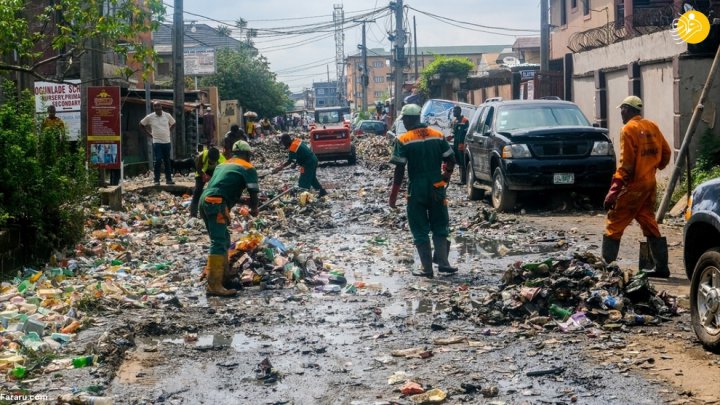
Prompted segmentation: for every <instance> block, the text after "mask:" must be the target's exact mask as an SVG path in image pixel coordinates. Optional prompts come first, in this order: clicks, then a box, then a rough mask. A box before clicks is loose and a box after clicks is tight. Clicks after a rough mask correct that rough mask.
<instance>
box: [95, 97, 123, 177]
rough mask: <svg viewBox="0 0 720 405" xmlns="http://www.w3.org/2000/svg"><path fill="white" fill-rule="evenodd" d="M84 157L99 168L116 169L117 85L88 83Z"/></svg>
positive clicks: (118, 131) (119, 147) (117, 141)
mask: <svg viewBox="0 0 720 405" xmlns="http://www.w3.org/2000/svg"><path fill="white" fill-rule="evenodd" d="M87 92H88V107H87V108H88V111H87V128H88V137H87V140H88V141H87V159H88V163H89V164H90V165H91V166H93V167H96V168H99V169H119V168H120V162H121V161H122V156H121V150H122V149H121V146H120V140H121V134H120V87H117V86H92V87H88V90H87Z"/></svg>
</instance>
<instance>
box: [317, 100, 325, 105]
mask: <svg viewBox="0 0 720 405" xmlns="http://www.w3.org/2000/svg"><path fill="white" fill-rule="evenodd" d="M317 103H318V105H325V100H318V102H317Z"/></svg>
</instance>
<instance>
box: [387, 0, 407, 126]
mask: <svg viewBox="0 0 720 405" xmlns="http://www.w3.org/2000/svg"><path fill="white" fill-rule="evenodd" d="M390 7H391V9H393V10H394V11H395V38H394V40H395V41H394V42H395V95H394V97H395V114H393V119H395V118H396V117H397V116H398V114H399V113H400V110H401V109H402V98H401V97H400V96H402V86H403V83H404V80H403V67H404V66H405V42H406V39H405V30H404V29H403V0H396V1H395V2H394V3H393V2H391V3H390Z"/></svg>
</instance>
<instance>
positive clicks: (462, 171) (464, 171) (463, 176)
mask: <svg viewBox="0 0 720 405" xmlns="http://www.w3.org/2000/svg"><path fill="white" fill-rule="evenodd" d="M465 183H467V168H465V167H461V168H460V183H458V184H460V185H463V186H464V185H465Z"/></svg>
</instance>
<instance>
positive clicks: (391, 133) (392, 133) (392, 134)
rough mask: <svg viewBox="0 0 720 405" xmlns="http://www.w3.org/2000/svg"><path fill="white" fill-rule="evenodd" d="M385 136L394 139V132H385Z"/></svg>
mask: <svg viewBox="0 0 720 405" xmlns="http://www.w3.org/2000/svg"><path fill="white" fill-rule="evenodd" d="M387 134H388V136H389V137H392V138H395V132H393V131H387Z"/></svg>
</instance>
